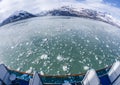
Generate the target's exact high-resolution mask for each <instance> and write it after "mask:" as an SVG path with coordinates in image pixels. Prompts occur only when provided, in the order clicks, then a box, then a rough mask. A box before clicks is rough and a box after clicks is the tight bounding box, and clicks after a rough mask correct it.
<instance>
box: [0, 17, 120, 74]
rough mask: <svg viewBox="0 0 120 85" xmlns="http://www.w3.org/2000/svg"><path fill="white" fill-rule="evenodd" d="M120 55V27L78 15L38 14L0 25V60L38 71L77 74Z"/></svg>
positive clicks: (17, 67) (23, 69)
mask: <svg viewBox="0 0 120 85" xmlns="http://www.w3.org/2000/svg"><path fill="white" fill-rule="evenodd" d="M119 59H120V29H119V28H117V27H114V26H112V25H109V24H106V23H104V22H100V21H95V20H90V19H83V18H77V17H64V16H63V17H61V16H59V17H55V16H51V17H38V18H32V19H27V20H23V21H19V22H15V23H11V24H8V25H5V26H3V27H0V63H4V64H5V65H7V66H8V67H10V68H11V69H15V70H20V71H26V72H31V71H34V70H37V71H39V72H40V73H41V74H49V75H50V74H52V75H60V74H76V73H82V72H86V70H87V69H89V68H95V69H101V68H104V67H106V66H108V65H111V64H112V63H113V62H114V61H116V60H119Z"/></svg>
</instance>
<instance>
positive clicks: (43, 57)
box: [40, 54, 48, 60]
mask: <svg viewBox="0 0 120 85" xmlns="http://www.w3.org/2000/svg"><path fill="white" fill-rule="evenodd" d="M40 59H43V60H46V59H48V55H47V54H43V55H41V56H40Z"/></svg>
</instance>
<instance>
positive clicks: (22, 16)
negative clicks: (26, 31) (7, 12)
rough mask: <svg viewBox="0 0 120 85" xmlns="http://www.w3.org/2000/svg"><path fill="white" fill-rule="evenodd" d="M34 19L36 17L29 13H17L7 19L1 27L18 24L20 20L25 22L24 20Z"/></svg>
mask: <svg viewBox="0 0 120 85" xmlns="http://www.w3.org/2000/svg"><path fill="white" fill-rule="evenodd" d="M32 17H36V15H33V14H31V13H29V12H26V11H22V10H21V11H16V12H15V13H14V14H12V15H11V16H9V17H8V18H7V19H5V20H4V21H3V22H2V23H1V24H0V25H1V26H3V25H6V24H9V23H12V22H16V21H19V20H24V19H28V18H32Z"/></svg>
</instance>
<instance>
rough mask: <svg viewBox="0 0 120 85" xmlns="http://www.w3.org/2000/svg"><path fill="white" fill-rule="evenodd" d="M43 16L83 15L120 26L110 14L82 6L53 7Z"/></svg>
mask: <svg viewBox="0 0 120 85" xmlns="http://www.w3.org/2000/svg"><path fill="white" fill-rule="evenodd" d="M44 15H45V16H74V17H83V18H90V19H94V20H98V21H102V22H105V23H108V24H111V25H114V26H117V27H119V28H120V21H118V20H116V19H114V18H113V17H112V16H111V15H110V14H108V13H104V12H98V11H95V10H92V9H84V8H79V9H78V8H72V7H69V6H63V7H61V8H58V9H53V10H50V11H48V12H45V13H44ZM39 16H43V13H40V14H39Z"/></svg>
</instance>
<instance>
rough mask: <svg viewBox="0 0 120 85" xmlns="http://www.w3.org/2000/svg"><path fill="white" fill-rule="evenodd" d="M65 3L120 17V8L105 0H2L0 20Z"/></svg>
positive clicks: (0, 3)
mask: <svg viewBox="0 0 120 85" xmlns="http://www.w3.org/2000/svg"><path fill="white" fill-rule="evenodd" d="M63 5H70V6H73V7H76V8H78V9H79V8H80V7H82V8H88V9H94V10H97V11H103V12H108V13H110V14H112V15H113V16H115V17H117V18H119V13H120V9H119V8H117V7H113V6H111V5H110V4H105V3H103V0H12V1H11V0H2V1H1V2H0V20H3V19H5V18H6V17H8V16H9V15H11V14H12V13H13V12H15V11H18V10H25V11H29V12H32V13H38V12H40V11H42V10H50V9H53V8H57V7H60V6H63ZM108 9H110V10H108Z"/></svg>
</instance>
